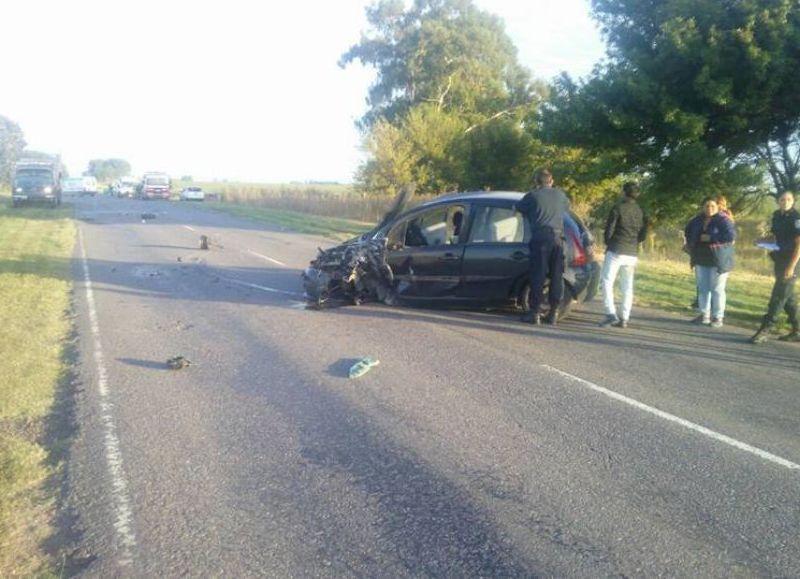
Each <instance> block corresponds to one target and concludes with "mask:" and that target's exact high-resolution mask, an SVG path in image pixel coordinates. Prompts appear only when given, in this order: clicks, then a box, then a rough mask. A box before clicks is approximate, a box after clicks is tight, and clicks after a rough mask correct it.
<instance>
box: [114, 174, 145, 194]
mask: <svg viewBox="0 0 800 579" xmlns="http://www.w3.org/2000/svg"><path fill="white" fill-rule="evenodd" d="M138 184H139V180H138V179H136V178H135V177H121V178H120V179H117V180H116V181H115V182H114V186H113V192H114V195H115V196H117V197H133V196H134V195H135V194H136V186H137V185H138Z"/></svg>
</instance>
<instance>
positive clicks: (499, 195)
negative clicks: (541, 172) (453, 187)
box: [419, 191, 525, 207]
mask: <svg viewBox="0 0 800 579" xmlns="http://www.w3.org/2000/svg"><path fill="white" fill-rule="evenodd" d="M524 196H525V193H521V192H519V191H467V192H463V193H447V194H445V195H442V196H440V197H437V198H436V199H431V200H430V201H426V202H425V203H423V204H421V205H420V206H419V207H427V206H430V205H438V204H439V203H449V202H452V201H464V202H467V201H519V200H520V199H522V197H524Z"/></svg>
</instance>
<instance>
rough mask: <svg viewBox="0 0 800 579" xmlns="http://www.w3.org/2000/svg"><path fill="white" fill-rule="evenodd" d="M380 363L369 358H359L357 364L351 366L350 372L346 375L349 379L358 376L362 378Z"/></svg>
mask: <svg viewBox="0 0 800 579" xmlns="http://www.w3.org/2000/svg"><path fill="white" fill-rule="evenodd" d="M380 363H381V361H380V360H377V359H375V358H372V357H370V356H367V357H366V358H361V359H360V360H359V361H358V362H356V363H355V364H353V366H352V367H351V368H350V372H349V373H348V375H349V376H350V378H358V377H359V376H363V375H364V374H366V373H367V372H369V371H370V370H371V369H372V368H374V367H375V366H377V365H378V364H380Z"/></svg>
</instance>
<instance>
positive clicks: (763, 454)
mask: <svg viewBox="0 0 800 579" xmlns="http://www.w3.org/2000/svg"><path fill="white" fill-rule="evenodd" d="M542 368H544V369H545V370H549V371H550V372H554V373H556V374H558V375H559V376H562V377H564V378H567V379H568V380H571V381H573V382H577V383H579V384H582V385H584V386H586V387H588V388H591V389H592V390H594V391H596V392H600V393H601V394H605V395H606V396H608V397H609V398H613V399H614V400H618V401H620V402H624V403H625V404H628V405H630V406H633V407H634V408H638V409H639V410H644V411H645V412H649V413H650V414H654V415H655V416H658V417H659V418H663V419H664V420H669V421H670V422H675V423H676V424H680V425H681V426H683V427H685V428H688V429H690V430H694V431H695V432H699V433H700V434H704V435H706V436H708V437H709V438H713V439H714V440H717V441H719V442H723V443H725V444H727V445H730V446H733V447H734V448H738V449H739V450H743V451H745V452H749V453H751V454H754V455H756V456H758V457H759V458H762V459H764V460H768V461H770V462H774V463H775V464H779V465H781V466H784V467H786V468H788V469H800V464H797V463H794V462H792V461H790V460H786V459H785V458H781V457H780V456H777V455H774V454H772V453H770V452H767V451H765V450H761V449H760V448H756V447H755V446H751V445H749V444H747V443H745V442H741V441H739V440H736V439H735V438H731V437H730V436H726V435H724V434H720V433H719V432H716V431H714V430H711V429H710V428H706V427H705V426H700V425H699V424H695V423H694V422H690V421H688V420H684V419H683V418H679V417H677V416H675V415H674V414H669V413H668V412H664V411H663V410H659V409H658V408H653V407H652V406H648V405H647V404H644V403H642V402H639V401H638V400H634V399H633V398H628V397H627V396H624V395H622V394H619V393H617V392H614V391H613V390H609V389H608V388H603V387H602V386H598V385H597V384H594V383H593V382H589V381H588V380H584V379H583V378H578V377H577V376H573V375H572V374H569V373H567V372H564V371H562V370H559V369H558V368H553V367H552V366H548V365H547V364H542Z"/></svg>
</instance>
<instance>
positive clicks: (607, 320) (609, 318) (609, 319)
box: [598, 314, 619, 328]
mask: <svg viewBox="0 0 800 579" xmlns="http://www.w3.org/2000/svg"><path fill="white" fill-rule="evenodd" d="M617 322H619V318H618V317H617V316H615V315H612V314H606V316H605V317H604V318H603V319H602V320H601V321H600V323H599V324H598V325H599V326H600V327H601V328H607V327H608V326H613V325H614V324H616V323H617Z"/></svg>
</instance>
